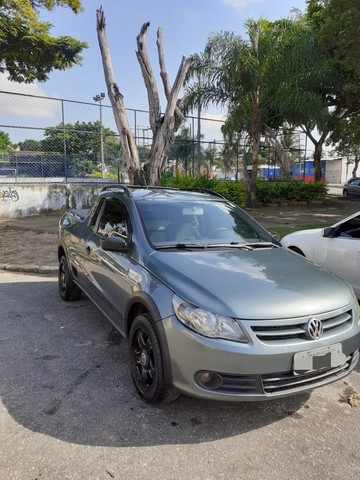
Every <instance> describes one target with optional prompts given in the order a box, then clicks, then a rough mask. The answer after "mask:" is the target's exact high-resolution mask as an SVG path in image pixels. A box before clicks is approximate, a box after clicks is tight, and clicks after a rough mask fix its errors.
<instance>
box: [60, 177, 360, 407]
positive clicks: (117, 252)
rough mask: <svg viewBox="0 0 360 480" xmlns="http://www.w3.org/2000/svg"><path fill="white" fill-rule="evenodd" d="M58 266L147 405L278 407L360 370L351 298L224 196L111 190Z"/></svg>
mask: <svg viewBox="0 0 360 480" xmlns="http://www.w3.org/2000/svg"><path fill="white" fill-rule="evenodd" d="M58 258H59V291H60V295H61V298H62V299H63V300H65V301H70V300H72V301H74V300H77V299H78V298H79V297H80V295H81V293H82V292H84V293H85V294H86V295H87V296H88V297H89V298H90V299H91V300H92V301H93V302H94V304H95V305H96V306H97V307H98V308H99V309H100V310H101V312H102V313H103V314H104V315H105V316H106V317H107V318H108V320H109V321H110V322H111V323H112V324H113V325H114V326H115V327H116V329H117V330H118V331H119V332H120V333H121V334H122V335H123V336H124V337H125V338H126V339H127V341H128V345H129V363H130V368H131V373H132V378H133V381H134V385H135V388H136V390H137V392H138V393H139V395H140V396H141V398H142V399H143V400H145V401H146V402H148V403H159V402H162V401H164V400H169V399H172V398H175V397H176V396H177V395H178V394H179V393H183V394H187V395H190V396H195V397H201V398H206V399H217V400H230V401H237V400H239V401H246V400H250V401H254V400H264V399H272V398H278V397H283V396H287V395H292V394H295V393H298V392H304V391H308V390H311V389H314V388H316V387H320V386H322V385H326V384H328V383H330V382H333V381H335V380H338V379H340V378H343V377H345V376H346V375H348V374H349V373H350V372H351V371H352V370H353V369H354V368H355V366H356V364H357V361H358V358H359V346H360V319H359V318H360V311H359V305H358V302H357V300H356V298H355V296H354V293H353V291H352V289H351V287H350V286H349V285H347V284H346V283H345V282H343V281H342V280H340V279H339V278H337V277H336V276H335V275H333V274H331V273H328V272H327V271H325V270H323V269H320V268H319V267H317V266H315V265H313V264H312V263H310V262H309V261H307V260H306V259H304V258H302V257H301V256H299V255H297V254H295V253H292V252H290V251H288V250H286V249H285V248H283V247H281V245H280V244H279V242H277V240H275V239H274V238H273V237H272V236H271V234H270V233H269V232H267V231H266V230H265V229H264V228H263V227H261V226H260V225H259V224H258V223H257V222H256V221H255V220H254V219H252V218H251V217H250V216H249V215H248V214H247V213H246V212H245V211H243V210H242V209H241V208H239V207H238V206H236V205H234V204H233V203H231V202H229V201H228V200H226V199H224V198H223V197H221V196H220V195H217V194H214V193H213V192H205V193H204V192H195V191H181V190H175V189H165V188H157V187H152V188H151V187H150V188H145V187H130V186H124V185H116V186H109V187H107V188H105V189H104V191H102V192H101V193H100V195H99V196H98V198H97V199H96V201H95V202H94V204H93V206H92V207H91V208H90V209H89V210H88V211H85V212H71V211H70V212H68V213H65V215H64V216H63V217H62V218H61V220H60V224H59V245H58Z"/></svg>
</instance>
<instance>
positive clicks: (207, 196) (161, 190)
mask: <svg viewBox="0 0 360 480" xmlns="http://www.w3.org/2000/svg"><path fill="white" fill-rule="evenodd" d="M110 191H111V192H112V194H114V195H115V196H124V195H126V196H127V197H131V198H133V199H134V201H140V200H152V201H157V200H174V201H186V200H210V201H214V200H226V199H225V198H224V197H223V196H222V195H220V194H219V193H217V192H214V191H212V190H207V189H205V188H200V189H195V188H193V189H188V190H180V189H177V188H168V187H144V186H137V185H123V184H112V185H107V186H106V187H104V188H103V189H102V191H101V195H102V196H104V195H107V194H108V193H109V192H110Z"/></svg>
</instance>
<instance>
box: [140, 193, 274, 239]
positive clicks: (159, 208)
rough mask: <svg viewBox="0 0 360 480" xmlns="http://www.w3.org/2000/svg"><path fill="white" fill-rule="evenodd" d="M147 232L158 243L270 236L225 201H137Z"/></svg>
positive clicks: (263, 237)
mask: <svg viewBox="0 0 360 480" xmlns="http://www.w3.org/2000/svg"><path fill="white" fill-rule="evenodd" d="M136 205H137V208H138V210H139V213H140V216H141V219H142V222H143V226H144V230H145V233H146V234H147V237H148V239H149V240H150V242H151V243H153V244H154V245H155V246H157V245H159V246H160V245H169V244H170V245H171V244H177V243H196V244H199V245H200V244H201V245H202V244H216V243H231V242H236V243H240V242H242V243H243V242H246V243H251V242H259V241H260V242H261V241H264V242H269V241H271V236H270V235H269V234H268V233H267V232H266V231H265V230H264V229H263V228H262V227H260V226H259V225H258V224H257V223H256V222H254V221H253V220H252V219H251V218H249V217H248V216H247V215H246V214H245V213H244V212H243V211H242V210H241V209H240V208H238V207H236V206H235V205H233V204H231V203H229V202H224V201H200V200H189V201H186V200H169V199H167V200H166V201H165V200H164V201H160V200H156V201H149V200H144V201H138V202H137V204H136Z"/></svg>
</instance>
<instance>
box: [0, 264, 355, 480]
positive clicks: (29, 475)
mask: <svg viewBox="0 0 360 480" xmlns="http://www.w3.org/2000/svg"><path fill="white" fill-rule="evenodd" d="M0 305H1V316H0V388H1V402H0V478H1V479H4V480H35V479H37V480H53V479H56V480H58V479H59V480H65V479H79V480H80V479H81V480H83V479H86V480H93V479H101V480H111V479H121V480H127V479H136V480H142V479H147V480H152V479H159V480H171V479H176V480H177V479H179V480H180V479H181V480H187V479H189V480H205V479H206V480H211V479H214V480H215V479H216V480H218V479H227V480H228V479H231V478H232V479H250V478H251V479H255V480H256V479H264V478H266V479H270V480H271V479H276V480H279V479H299V480H302V479H312V478H321V479H322V480H325V479H332V480H335V479H339V480H340V479H341V480H344V479H345V480H346V479H351V480H352V479H355V478H359V476H360V429H359V428H360V427H359V425H360V406H359V407H358V408H351V407H350V405H349V404H348V403H347V401H346V398H347V397H349V395H350V394H351V392H360V373H359V372H360V371H359V370H357V371H356V372H353V373H352V375H351V376H350V377H348V378H347V379H346V381H340V382H337V383H335V384H332V385H331V386H328V387H324V388H322V389H319V390H316V391H315V392H313V393H312V394H311V395H300V396H297V397H292V398H288V399H285V400H281V401H272V402H264V403H243V404H241V403H217V402H205V401H199V400H196V399H191V398H185V397H181V398H180V399H178V400H177V401H176V402H174V403H170V404H165V405H162V406H157V407H151V406H148V405H145V404H144V403H143V402H142V401H141V400H139V398H138V397H137V395H136V394H135V392H134V389H133V386H132V383H131V379H130V375H129V371H128V367H127V361H126V345H125V342H124V341H123V340H122V339H121V338H120V337H119V335H117V334H116V333H115V332H114V331H113V330H112V329H111V327H110V325H109V324H108V323H107V322H106V320H105V319H104V318H103V316H102V315H101V314H100V313H99V312H98V311H97V309H96V308H95V307H94V306H93V305H92V304H91V302H90V301H89V300H87V299H81V300H80V301H78V302H74V303H63V302H61V300H60V299H59V297H58V293H57V284H56V280H55V279H54V278H46V277H41V276H35V275H27V276H26V275H23V274H19V273H10V272H0Z"/></svg>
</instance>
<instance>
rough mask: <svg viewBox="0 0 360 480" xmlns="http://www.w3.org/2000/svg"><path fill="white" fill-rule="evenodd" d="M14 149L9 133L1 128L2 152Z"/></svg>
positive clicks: (0, 142) (0, 148)
mask: <svg viewBox="0 0 360 480" xmlns="http://www.w3.org/2000/svg"><path fill="white" fill-rule="evenodd" d="M12 150H13V146H12V144H11V142H10V137H9V134H8V133H5V132H2V131H1V130H0V152H11V151H12Z"/></svg>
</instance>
